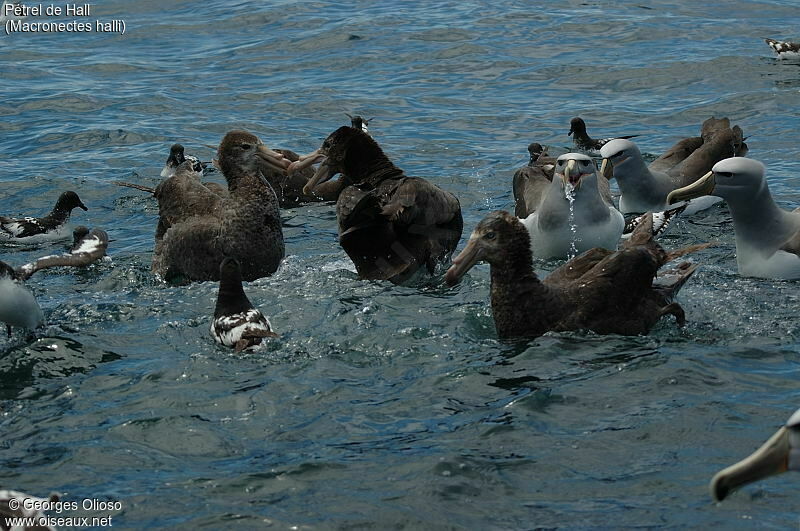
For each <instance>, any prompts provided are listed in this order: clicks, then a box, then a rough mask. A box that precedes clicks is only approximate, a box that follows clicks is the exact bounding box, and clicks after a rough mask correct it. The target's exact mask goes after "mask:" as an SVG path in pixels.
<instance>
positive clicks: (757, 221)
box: [667, 157, 800, 279]
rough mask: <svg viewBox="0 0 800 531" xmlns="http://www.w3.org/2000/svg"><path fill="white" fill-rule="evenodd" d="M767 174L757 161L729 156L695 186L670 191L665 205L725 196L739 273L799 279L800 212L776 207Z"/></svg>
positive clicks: (762, 276) (761, 276) (799, 209)
mask: <svg viewBox="0 0 800 531" xmlns="http://www.w3.org/2000/svg"><path fill="white" fill-rule="evenodd" d="M764 172H765V169H764V165H763V164H762V163H760V162H758V161H757V160H753V159H747V158H743V157H731V158H729V159H725V160H721V161H719V162H717V163H716V164H714V167H713V168H712V169H711V171H710V172H708V173H707V174H705V175H704V176H703V177H702V178H700V179H698V180H697V181H696V182H695V183H693V184H691V185H689V186H686V187H683V188H680V189H678V190H674V191H673V192H671V193H670V194H669V197H668V198H667V201H668V202H669V203H676V202H678V201H684V200H687V199H692V198H695V197H701V196H704V195H708V194H712V193H713V194H714V195H715V196H719V197H721V198H723V199H724V200H725V201H726V202H727V203H728V207H729V208H730V210H731V217H732V218H733V230H734V233H735V234H736V263H737V265H738V269H739V274H740V275H744V276H749V277H760V278H780V279H796V278H800V208H798V209H795V210H793V211H791V212H789V211H786V210H783V209H782V208H781V207H779V206H778V205H777V204H775V200H774V199H773V198H772V194H771V193H770V191H769V186H768V185H767V181H766V179H765V178H764Z"/></svg>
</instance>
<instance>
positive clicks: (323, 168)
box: [287, 148, 334, 195]
mask: <svg viewBox="0 0 800 531" xmlns="http://www.w3.org/2000/svg"><path fill="white" fill-rule="evenodd" d="M317 162H319V163H321V164H320V165H319V166H318V167H317V171H316V172H314V175H313V176H312V177H311V178H310V179H309V180H308V182H307V183H306V185H305V186H303V193H304V194H305V195H310V194H311V193H312V192H313V191H314V188H316V187H317V185H319V184H322V183H324V182H325V181H327V180H329V179H330V178H331V177H333V176H334V171H333V169H332V168H331V167H330V165H329V164H328V157H327V155H325V153H323V152H322V149H321V148H320V149H317V150H315V151H312V152H311V153H309V154H308V155H303V156H302V157H300V158H299V159H297V160H296V161H294V162H292V163H291V164H290V165H289V169H288V170H287V171H288V172H289V175H291V174H292V173H294V172H296V171H300V170H302V169H305V168H308V167H309V166H311V165H312V164H316V163H317Z"/></svg>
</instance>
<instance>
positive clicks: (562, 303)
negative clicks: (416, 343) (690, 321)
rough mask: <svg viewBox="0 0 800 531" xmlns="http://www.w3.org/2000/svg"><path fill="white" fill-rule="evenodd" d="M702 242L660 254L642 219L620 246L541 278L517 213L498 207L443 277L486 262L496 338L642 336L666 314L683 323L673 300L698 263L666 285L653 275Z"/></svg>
mask: <svg viewBox="0 0 800 531" xmlns="http://www.w3.org/2000/svg"><path fill="white" fill-rule="evenodd" d="M702 247H704V245H699V246H693V247H689V248H685V249H679V250H677V251H673V252H667V251H665V250H664V249H662V248H661V246H660V245H658V243H657V242H655V241H654V240H653V236H652V219H651V218H648V219H647V220H646V221H645V222H644V223H642V224H641V225H640V226H639V228H637V230H636V231H635V233H634V234H633V236H632V237H631V239H630V240H629V241H627V242H625V243H624V244H623V247H622V249H621V250H620V251H609V250H606V249H599V248H595V249H591V250H589V251H586V252H585V253H583V254H582V255H580V256H577V257H575V258H573V259H572V260H570V261H569V262H567V263H566V264H564V265H562V266H561V267H559V268H558V269H556V270H555V271H553V272H552V273H551V274H550V275H548V276H547V278H545V279H544V280H543V281H542V280H539V278H538V277H537V275H536V273H535V272H534V271H533V255H532V253H531V245H530V237H529V235H528V231H527V230H526V229H525V227H524V226H523V225H522V223H521V222H520V221H519V220H518V219H517V218H516V217H514V216H512V215H511V214H509V213H507V212H503V211H497V212H493V213H491V214H489V215H488V216H486V217H485V218H484V219H483V220H482V221H481V222H480V223H478V225H477V227H476V228H475V230H474V231H473V233H472V235H471V236H470V239H469V241H468V243H467V245H466V247H465V248H464V250H462V251H461V253H460V254H459V255H458V256H457V257H456V258H454V259H453V265H452V266H451V267H450V269H449V270H448V272H447V275H446V276H445V280H446V281H447V283H448V284H454V283H456V282H457V281H458V280H459V279H460V278H461V277H462V276H463V275H464V274H465V273H466V272H467V271H468V270H469V269H470V268H471V267H472V266H473V265H475V264H476V263H478V262H479V261H486V262H489V264H490V275H491V305H492V314H493V317H494V322H495V326H496V328H497V334H498V336H500V337H502V338H509V337H536V336H540V335H542V334H544V333H545V332H548V331H550V330H555V331H563V330H592V331H594V332H597V333H600V334H624V335H636V334H646V333H647V332H648V331H649V330H650V328H651V327H652V326H653V325H654V324H655V323H656V322H658V320H659V319H660V318H661V317H662V316H664V315H667V314H671V315H674V316H675V318H676V320H677V322H678V324H683V323H684V321H685V317H684V312H683V309H682V308H681V307H680V305H679V304H678V303H676V302H673V298H674V296H675V294H676V293H677V292H678V290H679V289H680V287H681V286H682V285H683V283H684V282H685V281H686V280H687V279H688V278H689V277H690V276H691V275H692V273H693V272H694V270H695V268H696V266H694V265H691V264H689V263H688V262H684V263H682V264H680V265H679V266H677V267H676V268H675V270H674V271H673V272H672V280H671V281H670V282H667V283H662V284H660V285H656V284H655V283H654V279H655V277H656V273H657V272H658V270H659V269H660V268H661V266H663V265H664V264H666V263H667V262H668V261H669V260H672V259H674V258H677V257H679V256H682V255H683V254H686V253H688V252H691V251H694V250H697V249H700V248H702ZM668 277H669V275H668ZM662 280H663V279H662Z"/></svg>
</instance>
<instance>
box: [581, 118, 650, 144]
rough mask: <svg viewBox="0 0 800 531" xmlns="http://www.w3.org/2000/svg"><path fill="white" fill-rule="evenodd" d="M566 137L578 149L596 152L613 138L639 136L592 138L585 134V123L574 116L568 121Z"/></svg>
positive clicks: (634, 136) (633, 136)
mask: <svg viewBox="0 0 800 531" xmlns="http://www.w3.org/2000/svg"><path fill="white" fill-rule="evenodd" d="M567 136H571V137H572V140H573V142H575V145H576V146H577V147H578V149H582V150H584V151H590V152H591V151H597V150H598V149H600V148H601V147H603V146H604V145H606V144H607V143H609V142H611V141H612V140H614V139H615V138H636V137H637V136H639V135H627V136H615V137H611V138H592V137H590V136H589V133H587V132H586V122H584V121H583V118H580V117H578V116H576V117H575V118H573V119H572V120H570V121H569V133H567Z"/></svg>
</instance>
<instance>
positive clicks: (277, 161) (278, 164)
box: [256, 144, 289, 173]
mask: <svg viewBox="0 0 800 531" xmlns="http://www.w3.org/2000/svg"><path fill="white" fill-rule="evenodd" d="M256 156H258V157H259V158H260V159H261V160H263V161H264V162H265V163H266V164H267V166H269V167H270V168H271V169H273V170H275V171H278V172H280V173H285V172H286V168H288V167H289V161H288V160H286V159H285V158H284V157H283V155H282V154H281V153H278V152H277V151H273V150H271V149H270V148H268V147H267V146H265V145H264V144H259V146H258V151H256Z"/></svg>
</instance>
